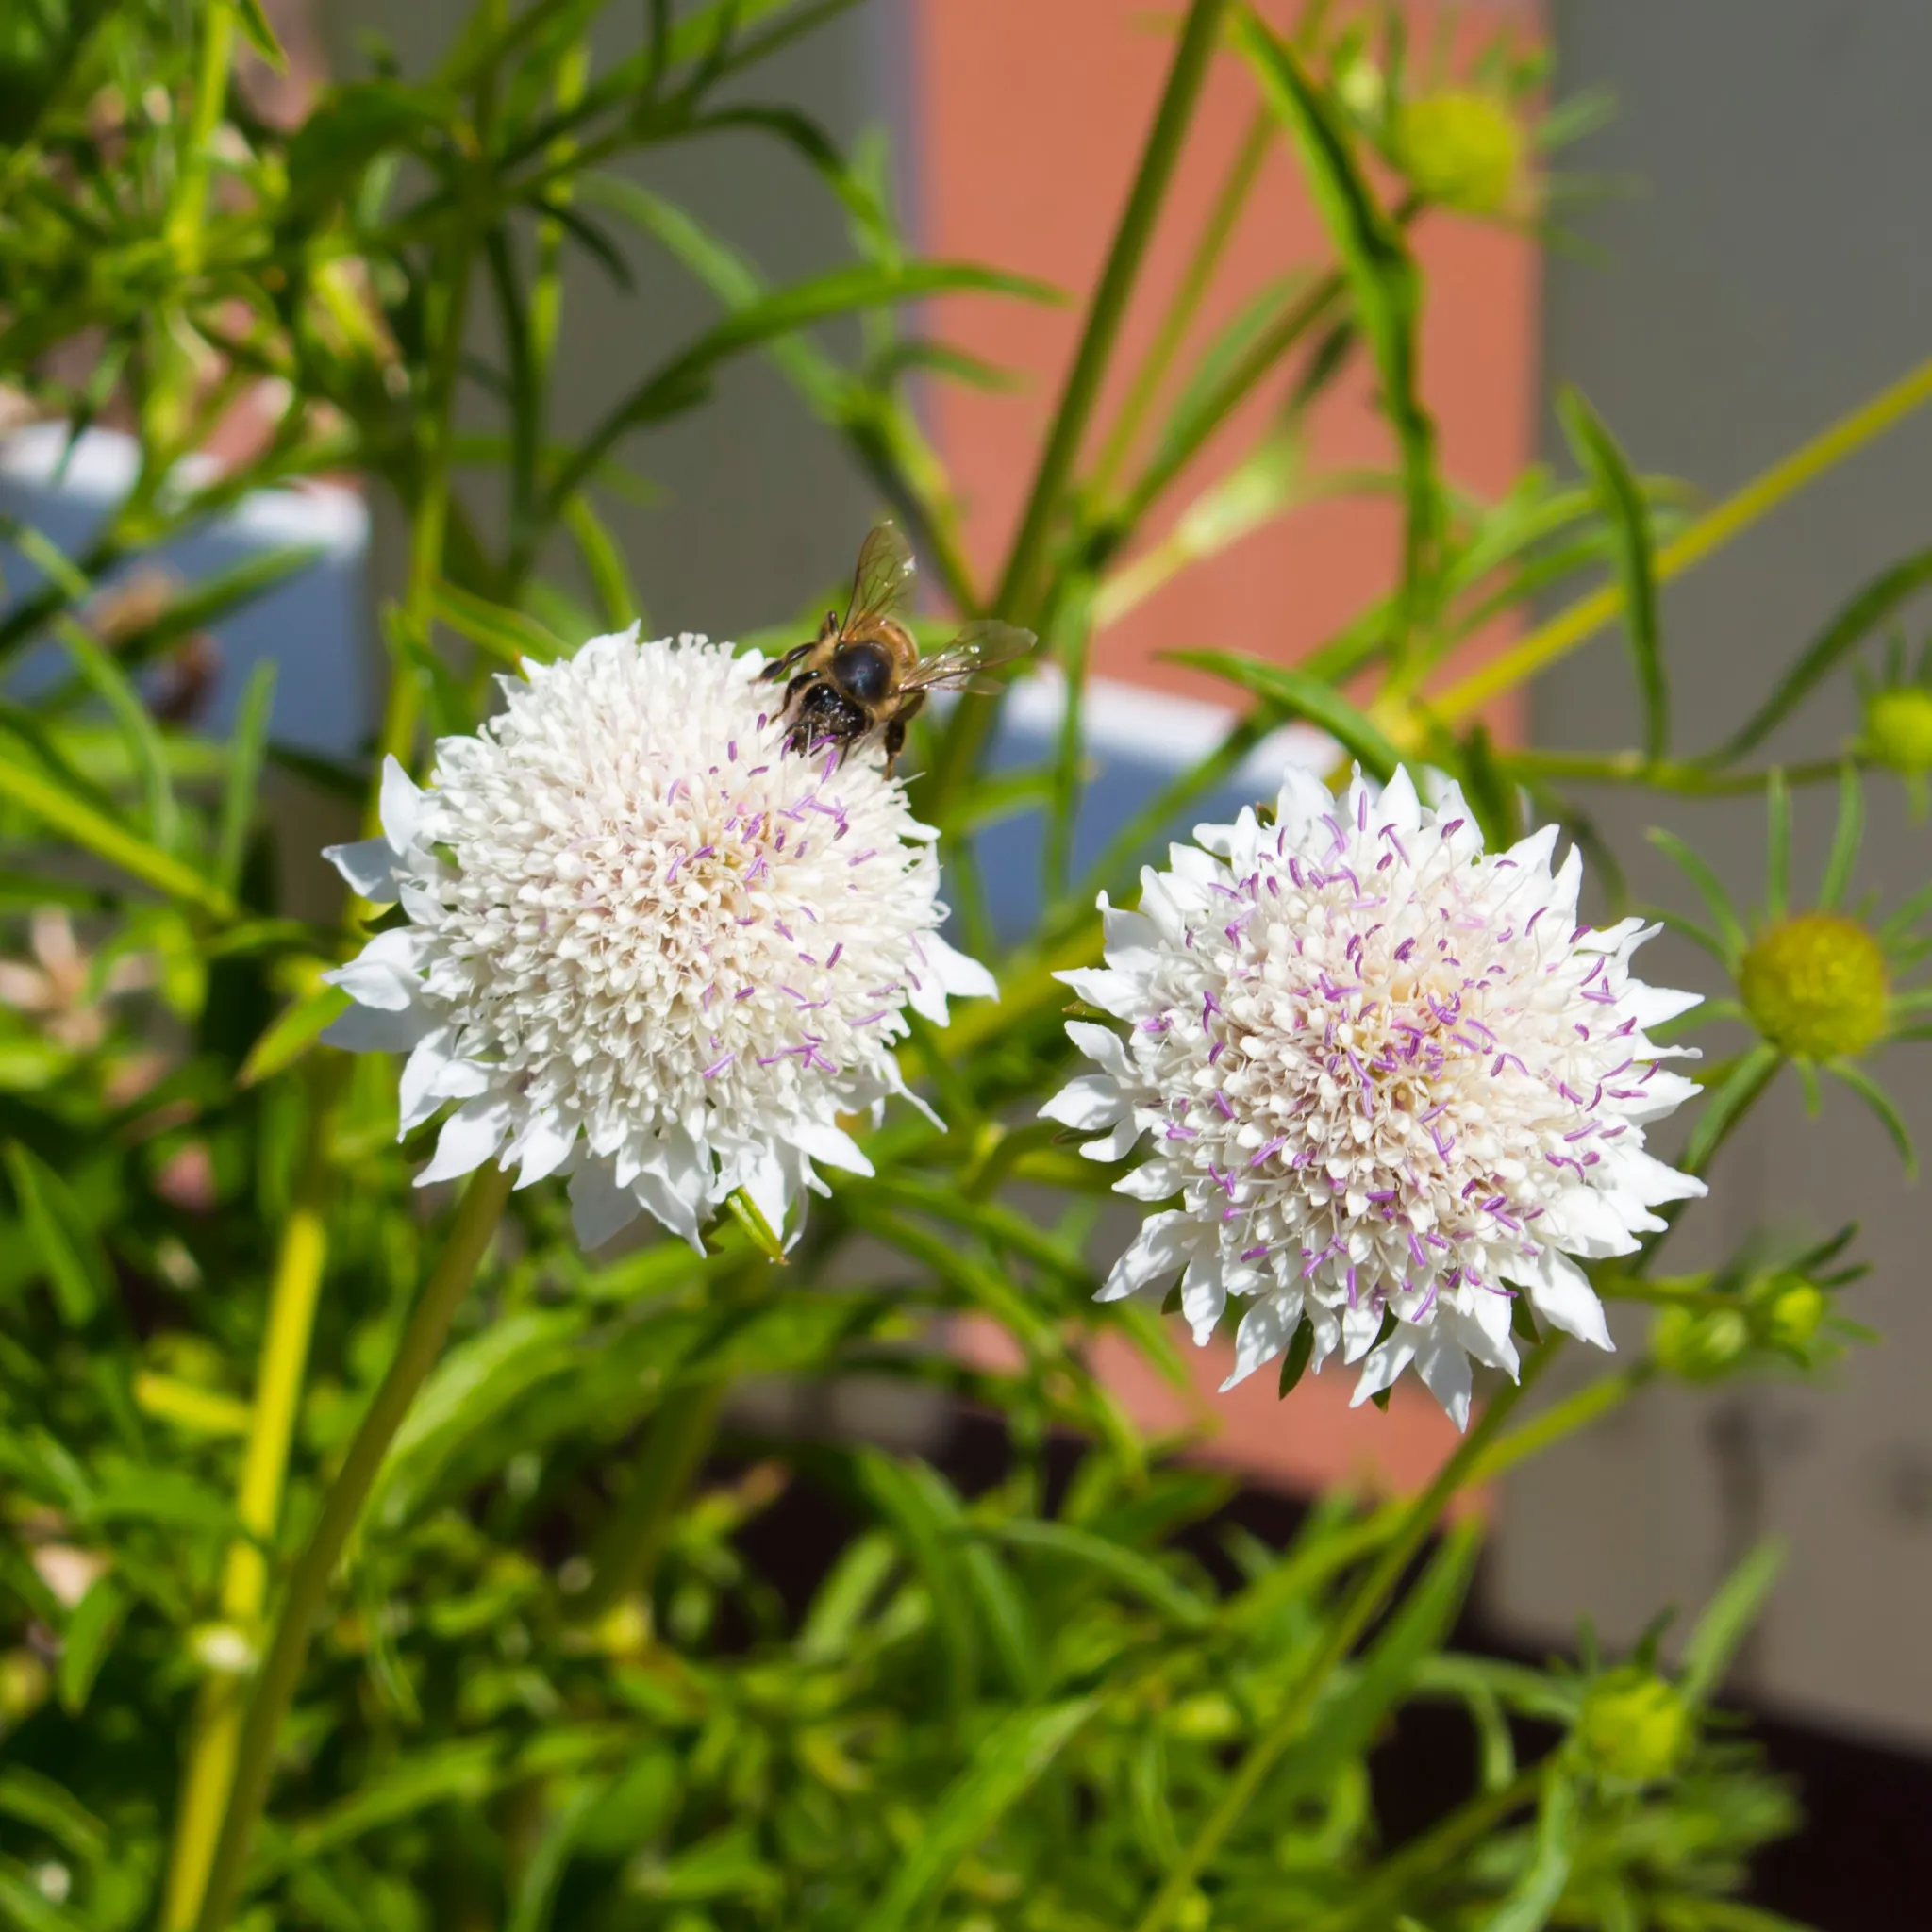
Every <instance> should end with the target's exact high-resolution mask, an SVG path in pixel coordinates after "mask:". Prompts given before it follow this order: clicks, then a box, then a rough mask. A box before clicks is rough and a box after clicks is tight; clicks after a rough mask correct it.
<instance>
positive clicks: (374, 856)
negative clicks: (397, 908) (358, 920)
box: [322, 839, 397, 906]
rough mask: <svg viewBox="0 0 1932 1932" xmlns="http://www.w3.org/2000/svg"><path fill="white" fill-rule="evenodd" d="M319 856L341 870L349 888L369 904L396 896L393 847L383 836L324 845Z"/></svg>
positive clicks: (390, 902) (382, 903)
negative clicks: (341, 843) (346, 843)
mask: <svg viewBox="0 0 1932 1932" xmlns="http://www.w3.org/2000/svg"><path fill="white" fill-rule="evenodd" d="M322 856H323V857H324V858H325V859H327V860H328V862H329V863H330V864H331V865H332V866H334V867H335V869H336V870H337V871H338V872H339V873H341V875H342V877H343V879H344V880H345V881H347V883H348V888H349V890H350V891H352V892H354V893H355V894H356V895H357V897H358V898H360V899H367V900H368V901H369V903H370V904H371V905H372V906H391V905H393V904H394V903H395V898H396V858H397V854H396V849H395V847H394V846H393V845H391V843H390V842H389V841H388V840H387V839H358V840H357V841H356V842H355V843H354V844H353V845H325V846H324V847H323V848H322Z"/></svg>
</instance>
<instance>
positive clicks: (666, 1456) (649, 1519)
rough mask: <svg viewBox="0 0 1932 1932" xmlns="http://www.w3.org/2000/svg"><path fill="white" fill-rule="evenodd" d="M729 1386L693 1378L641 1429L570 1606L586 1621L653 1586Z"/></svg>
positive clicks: (716, 1423) (672, 1392) (712, 1435)
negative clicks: (627, 1476) (626, 1484)
mask: <svg viewBox="0 0 1932 1932" xmlns="http://www.w3.org/2000/svg"><path fill="white" fill-rule="evenodd" d="M728 1387H729V1384H728V1383H726V1382H724V1380H722V1379H720V1380H718V1381H715V1382H696V1383H690V1384H687V1385H686V1386H685V1387H683V1388H680V1389H674V1390H673V1391H671V1393H670V1394H669V1395H667V1396H666V1397H665V1398H664V1402H663V1405H662V1406H661V1407H659V1408H658V1413H657V1415H656V1416H655V1417H654V1418H653V1419H652V1422H651V1426H650V1428H649V1430H648V1431H647V1432H646V1433H645V1436H644V1442H643V1448H642V1450H641V1453H640V1455H639V1457H638V1459H637V1462H636V1465H635V1466H634V1468H633V1469H632V1472H631V1483H630V1488H629V1489H628V1490H627V1491H625V1494H624V1497H623V1498H622V1500H621V1501H620V1502H619V1503H618V1506H617V1507H616V1508H615V1509H613V1510H612V1511H611V1512H610V1514H609V1516H608V1518H606V1520H605V1523H604V1525H603V1527H602V1529H601V1530H600V1531H599V1532H598V1534H597V1537H596V1540H595V1541H594V1542H593V1543H592V1544H591V1582H590V1587H589V1588H588V1589H587V1590H586V1591H584V1592H583V1594H582V1595H581V1596H580V1597H578V1599H577V1600H576V1603H575V1607H574V1613H575V1615H576V1616H578V1617H579V1618H581V1619H583V1620H584V1621H585V1622H589V1621H591V1620H592V1619H594V1618H597V1617H601V1616H602V1615H603V1614H604V1612H605V1611H606V1610H608V1609H611V1608H614V1607H616V1606H617V1605H618V1604H620V1603H622V1602H623V1601H624V1600H625V1597H628V1596H636V1595H638V1594H639V1593H640V1592H641V1591H645V1590H648V1589H649V1588H650V1584H651V1574H652V1573H653V1572H654V1571H655V1570H656V1569H657V1567H658V1557H660V1556H661V1555H662V1554H663V1551H664V1540H665V1538H666V1536H667V1535H668V1534H669V1533H670V1529H671V1522H672V1518H673V1517H674V1516H675V1514H676V1513H677V1506H678V1504H679V1502H681V1501H682V1500H683V1497H684V1494H685V1491H687V1490H688V1489H689V1488H690V1487H691V1478H692V1476H694V1475H695V1474H697V1472H698V1467H699V1465H700V1464H701V1463H702V1462H703V1461H704V1459H705V1456H706V1454H707V1452H708V1450H709V1448H710V1446H711V1442H712V1439H713V1438H714V1437H715V1436H716V1434H717V1431H718V1411H719V1409H720V1408H721V1407H723V1405H724V1396H725V1392H726V1390H727V1389H728Z"/></svg>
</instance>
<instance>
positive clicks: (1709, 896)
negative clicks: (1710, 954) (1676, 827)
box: [1650, 827, 1751, 970]
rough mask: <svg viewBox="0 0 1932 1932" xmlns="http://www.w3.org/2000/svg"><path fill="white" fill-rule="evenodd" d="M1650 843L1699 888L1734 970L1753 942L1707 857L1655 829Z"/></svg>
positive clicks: (1669, 834) (1673, 836)
mask: <svg viewBox="0 0 1932 1932" xmlns="http://www.w3.org/2000/svg"><path fill="white" fill-rule="evenodd" d="M1650 842H1651V843H1652V844H1653V845H1655V846H1656V847H1657V850H1658V851H1659V852H1661V853H1662V854H1663V855H1664V857H1665V858H1669V859H1671V860H1673V861H1674V863H1675V865H1676V867H1677V869H1678V870H1679V871H1680V872H1681V873H1682V874H1684V876H1685V877H1686V878H1688V879H1689V880H1690V881H1691V884H1692V885H1693V886H1695V887H1696V888H1697V891H1698V893H1699V895H1700V896H1701V897H1702V899H1703V900H1704V903H1705V905H1706V906H1707V907H1708V908H1710V916H1711V918H1712V919H1713V920H1714V921H1715V922H1716V924H1717V929H1718V934H1719V937H1720V938H1722V939H1723V941H1724V944H1725V946H1727V947H1728V948H1729V958H1730V963H1731V966H1732V968H1733V970H1735V969H1736V966H1737V963H1738V961H1739V960H1740V959H1741V958H1743V957H1744V949H1745V947H1746V946H1748V945H1749V944H1750V943H1751V941H1750V936H1749V935H1748V934H1747V933H1746V932H1745V930H1744V926H1743V922H1742V921H1741V920H1740V919H1739V917H1738V912H1737V908H1735V907H1734V906H1733V905H1732V904H1731V895H1730V894H1729V893H1728V892H1727V891H1724V882H1723V880H1721V879H1720V878H1719V877H1718V875H1717V874H1716V873H1714V872H1713V871H1712V870H1711V869H1710V867H1709V866H1708V865H1707V863H1706V862H1705V860H1704V858H1703V857H1702V856H1701V855H1700V854H1699V853H1698V852H1697V851H1696V850H1695V849H1694V848H1693V847H1691V845H1689V844H1687V843H1686V842H1685V841H1683V840H1682V839H1680V838H1678V836H1677V835H1676V833H1674V832H1670V831H1665V830H1663V829H1662V828H1661V827H1653V828H1652V830H1651V834H1650Z"/></svg>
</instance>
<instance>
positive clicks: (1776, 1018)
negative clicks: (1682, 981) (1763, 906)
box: [1738, 912, 1890, 1060]
mask: <svg viewBox="0 0 1932 1932" xmlns="http://www.w3.org/2000/svg"><path fill="white" fill-rule="evenodd" d="M1738 990H1739V991H1740V992H1741V993H1742V994H1743V996H1744V1005H1745V1007H1746V1008H1748V1009H1749V1010H1750V1014H1751V1018H1752V1021H1753V1023H1754V1024H1756V1025H1757V1030H1758V1031H1759V1032H1760V1033H1761V1034H1763V1035H1764V1037H1765V1039H1767V1040H1768V1041H1771V1043H1772V1044H1773V1045H1774V1046H1775V1047H1779V1048H1781V1049H1782V1050H1783V1051H1784V1052H1786V1053H1789V1054H1795V1055H1798V1056H1799V1057H1801V1058H1806V1059H1815V1060H1826V1059H1837V1058H1842V1057H1848V1056H1851V1055H1854V1054H1860V1053H1863V1052H1864V1051H1865V1049H1866V1048H1867V1047H1868V1046H1870V1045H1871V1044H1872V1042H1873V1041H1875V1040H1876V1039H1877V1038H1878V1036H1879V1035H1880V1034H1881V1033H1882V1032H1884V1030H1885V1019H1886V1003H1887V1000H1888V997H1889V995H1890V982H1889V978H1888V975H1887V974H1886V969H1885V954H1884V952H1883V950H1882V949H1881V948H1880V946H1879V943H1878V941H1877V940H1876V939H1874V937H1873V935H1872V934H1871V933H1869V932H1868V931H1866V929H1865V928H1864V927H1863V926H1862V925H1860V924H1858V923H1857V920H1855V919H1847V918H1846V917H1845V916H1844V915H1843V914H1842V913H1839V912H1803V913H1800V914H1798V916H1797V917H1796V918H1793V919H1782V920H1780V921H1779V922H1778V923H1777V924H1775V925H1773V926H1768V927H1766V929H1765V930H1764V931H1763V932H1761V933H1759V934H1758V936H1757V939H1756V940H1754V941H1752V943H1751V948H1750V950H1749V951H1748V952H1747V953H1746V954H1745V955H1744V964H1743V967H1742V968H1741V970H1740V973H1739V974H1738Z"/></svg>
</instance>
